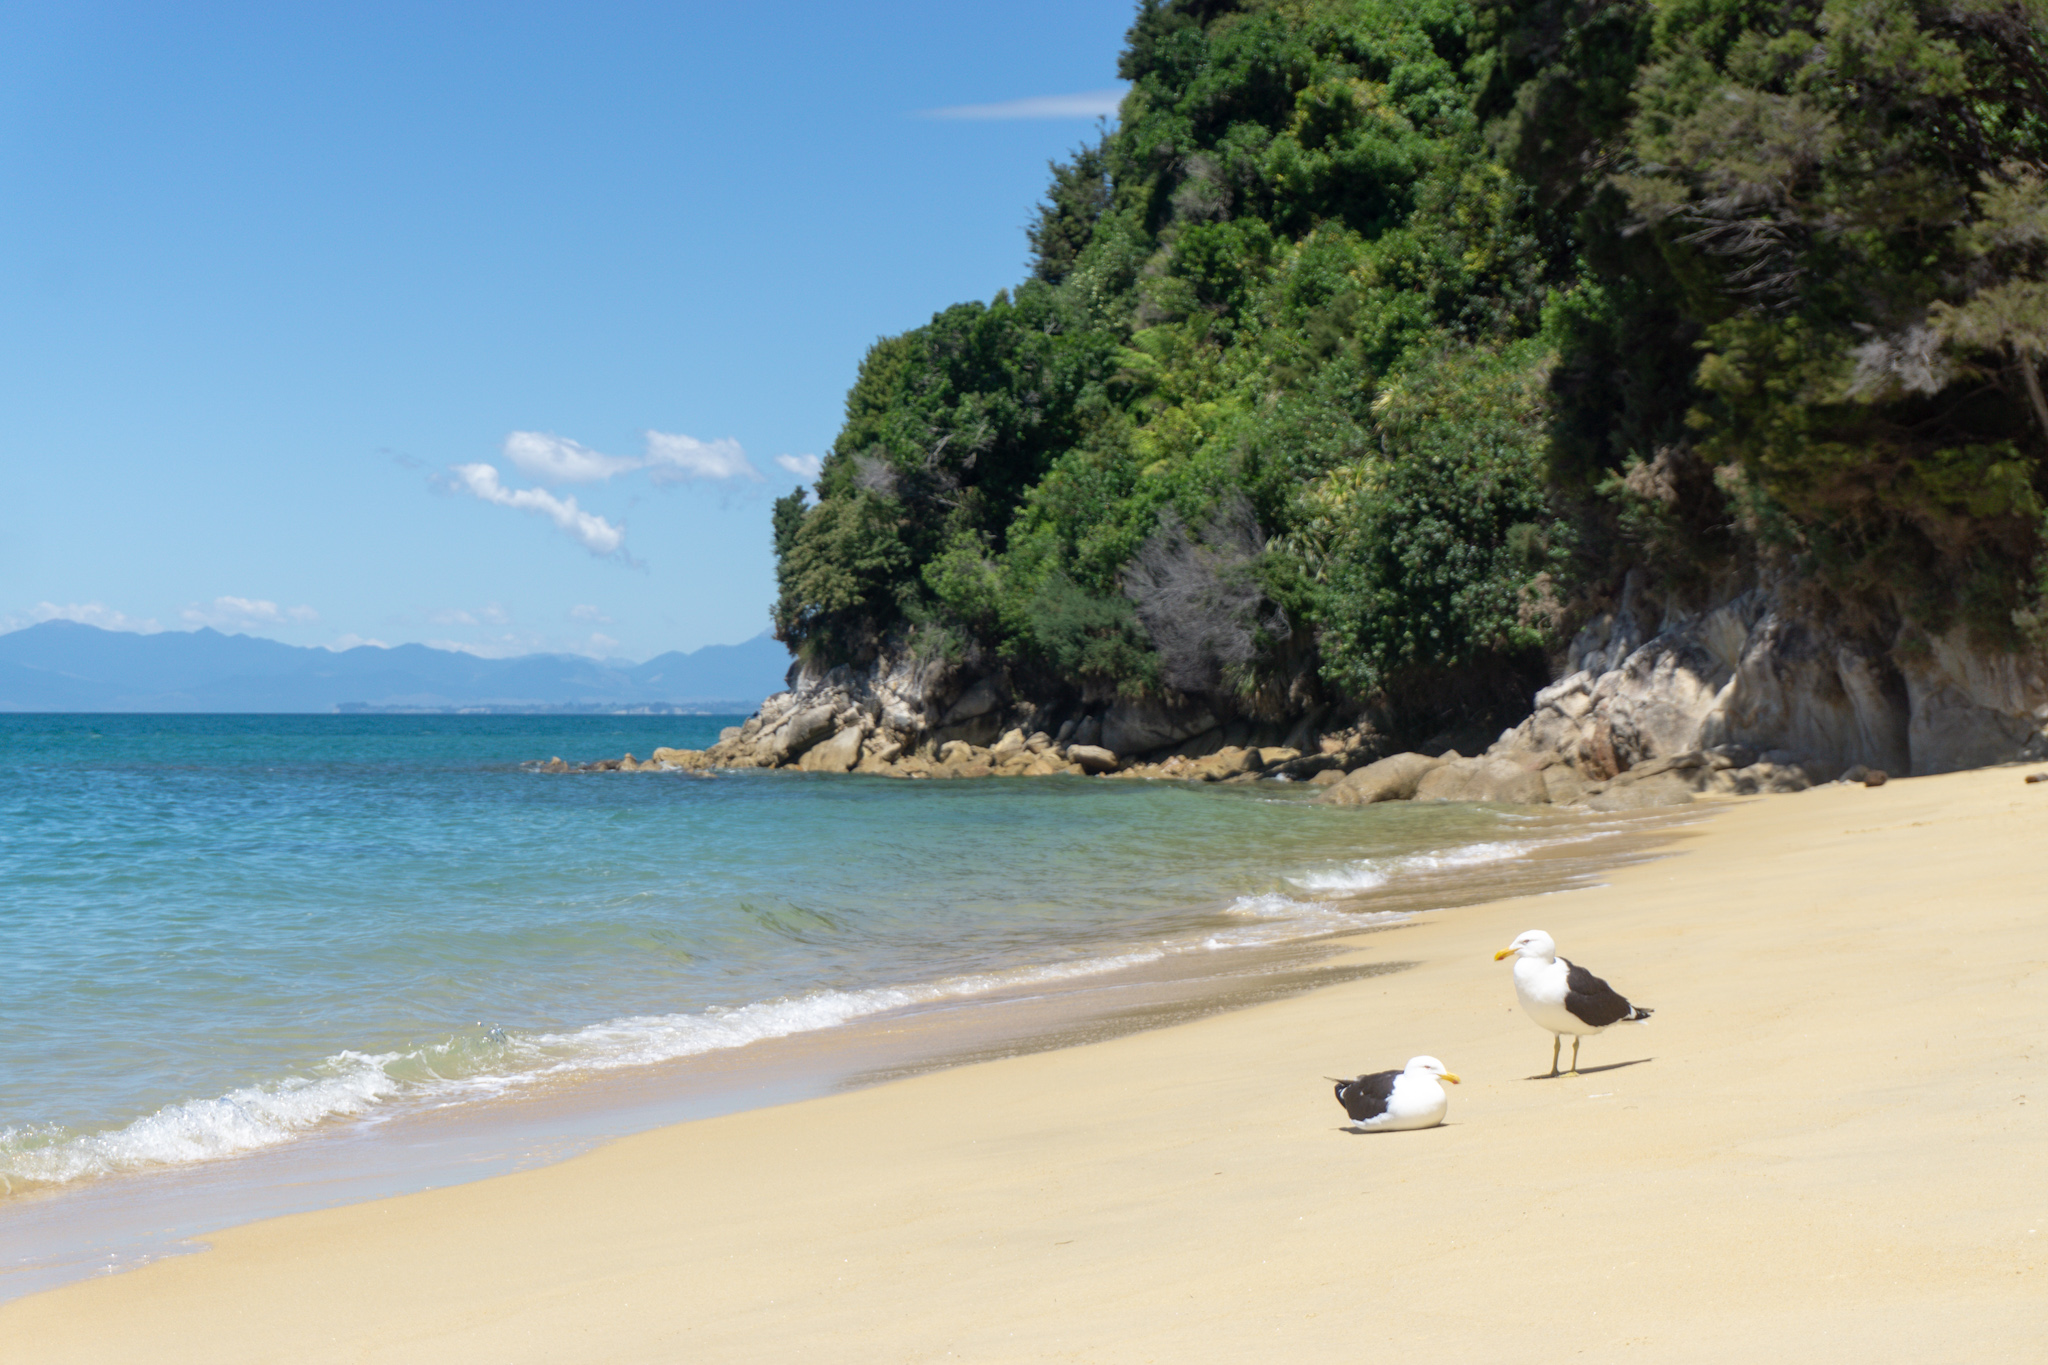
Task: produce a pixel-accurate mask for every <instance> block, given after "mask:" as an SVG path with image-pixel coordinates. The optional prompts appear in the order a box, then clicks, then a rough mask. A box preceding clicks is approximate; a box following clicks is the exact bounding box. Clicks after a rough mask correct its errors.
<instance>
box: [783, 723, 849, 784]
mask: <svg viewBox="0 0 2048 1365" xmlns="http://www.w3.org/2000/svg"><path fill="white" fill-rule="evenodd" d="M860 740H861V734H860V728H859V727H858V726H848V727H847V728H846V729H844V730H841V731H840V732H839V733H837V734H835V735H833V736H832V738H830V739H828V740H825V741H824V742H823V743H820V744H814V745H812V746H811V747H810V748H809V749H807V750H805V751H804V756H803V757H802V758H800V759H798V760H797V766H798V767H799V768H802V769H803V770H804V771H805V772H807V773H843V772H850V771H852V769H853V765H854V764H856V763H858V762H860Z"/></svg>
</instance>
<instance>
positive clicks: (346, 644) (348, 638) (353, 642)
mask: <svg viewBox="0 0 2048 1365" xmlns="http://www.w3.org/2000/svg"><path fill="white" fill-rule="evenodd" d="M359 645H368V646H369V647H370V648H372V649H389V648H391V646H390V645H387V644H385V643H384V642H383V641H382V640H373V639H371V638H369V637H368V636H365V635H357V634H354V633H353V632H351V633H350V634H347V635H343V636H341V637H339V638H338V639H335V640H333V641H331V642H329V644H328V645H327V648H328V649H330V650H332V651H333V652H334V653H336V654H339V653H341V651H343V650H344V649H355V648H356V647H357V646H359Z"/></svg>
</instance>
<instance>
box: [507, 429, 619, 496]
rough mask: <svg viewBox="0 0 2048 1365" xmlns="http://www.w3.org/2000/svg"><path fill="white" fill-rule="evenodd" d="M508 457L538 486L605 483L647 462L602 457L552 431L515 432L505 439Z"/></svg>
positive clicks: (578, 442) (613, 456) (580, 443)
mask: <svg viewBox="0 0 2048 1365" xmlns="http://www.w3.org/2000/svg"><path fill="white" fill-rule="evenodd" d="M505 458H506V459H508V460H510V461H511V462H512V463H513V464H514V465H515V466H517V467H518V469H519V472H520V473H522V474H524V475H526V477H528V478H529V479H532V480H534V481H535V482H536V483H602V482H604V481H605V480H606V479H609V478H610V477H611V476H612V475H614V474H623V473H625V472H627V471H628V470H632V469H638V468H640V467H641V465H642V464H644V463H645V461H642V460H627V459H621V458H619V457H618V456H616V455H600V454H598V453H597V452H596V451H594V450H592V449H591V448H590V447H589V446H587V445H584V444H583V443H582V442H580V441H572V440H570V439H569V438H568V437H566V436H557V435H555V434H554V433H553V432H551V431H515V432H513V433H512V434H511V435H510V436H507V437H506V438H505Z"/></svg>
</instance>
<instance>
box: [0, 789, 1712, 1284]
mask: <svg viewBox="0 0 2048 1365" xmlns="http://www.w3.org/2000/svg"><path fill="white" fill-rule="evenodd" d="M1698 818H1699V814H1698V813H1697V812H1691V813H1687V814H1683V815H1662V816H1650V817H1635V818H1625V819H1609V820H1585V819H1580V820H1565V819H1559V818H1556V817H1551V816H1544V817H1531V819H1530V821H1529V824H1530V825H1531V826H1533V827H1532V828H1530V829H1529V830H1528V831H1527V839H1526V841H1512V842H1508V843H1504V844H1501V845H1499V846H1498V847H1496V846H1495V845H1490V844H1484V843H1482V844H1475V845H1469V846H1468V845H1454V846H1452V847H1451V848H1450V849H1449V850H1448V851H1449V852H1450V853H1451V854H1452V855H1453V857H1452V859H1451V861H1450V863H1449V865H1448V866H1446V867H1441V868H1438V869H1436V870H1434V871H1423V872H1418V871H1414V870H1412V869H1411V870H1408V871H1406V872H1399V873H1396V872H1389V873H1388V874H1387V875H1386V879H1385V880H1384V881H1380V882H1377V883H1376V884H1372V885H1369V886H1368V887H1366V888H1364V889H1360V890H1355V891H1349V892H1347V891H1341V890H1340V891H1338V892H1337V893H1336V895H1337V899H1335V900H1330V901H1323V902H1318V904H1322V905H1324V906H1326V907H1327V908H1326V909H1324V910H1323V911H1322V912H1321V913H1320V916H1319V918H1318V919H1317V920H1316V921H1315V922H1314V923H1313V924H1310V923H1299V924H1297V923H1295V920H1296V919H1298V918H1299V916H1300V915H1301V914H1302V913H1303V912H1305V911H1307V910H1308V909H1309V908H1310V907H1309V905H1308V904H1307V903H1300V902H1292V901H1288V902H1286V903H1285V907H1284V908H1285V911H1286V912H1289V913H1283V914H1282V917H1281V918H1280V919H1278V920H1275V921H1273V922H1271V927H1270V928H1268V927H1266V926H1267V921H1264V920H1261V919H1258V918H1255V917H1254V918H1250V919H1240V918H1236V917H1232V918H1231V919H1230V921H1229V923H1228V924H1227V925H1226V924H1224V923H1222V922H1219V923H1218V924H1217V925H1216V926H1215V927H1213V928H1212V929H1210V930H1208V931H1205V933H1207V934H1209V935H1211V936H1212V937H1210V938H1209V940H1208V941H1206V942H1197V941H1195V940H1194V939H1189V940H1188V941H1186V942H1180V943H1177V944H1169V943H1161V944H1156V945H1153V947H1152V949H1151V951H1149V952H1144V953H1137V954H1132V953H1129V952H1124V953H1122V954H1121V955H1120V956H1121V957H1123V958H1131V959H1132V960H1130V961H1127V962H1119V961H1110V960H1105V961H1103V962H1102V963H1099V964H1097V965H1096V968H1095V969H1093V970H1090V969H1087V968H1088V965H1089V964H1088V963H1087V962H1086V961H1080V962H1076V963H1073V964H1067V966H1066V967H1065V968H1062V969H1041V970H1040V971H1038V972H1030V971H1026V972H1024V973H1023V974H1022V975H1021V976H1020V977H1019V978H1018V979H1016V980H1014V981H1011V982H1009V983H996V984H993V985H990V986H987V987H985V988H983V989H979V990H975V991H967V992H962V993H957V994H954V993H943V992H940V993H934V994H933V995H932V996H931V997H930V998H926V999H920V1000H917V1001H916V1002H914V1003H910V1004H906V1005H900V1006H896V1007H892V1008H888V1009H884V1010H880V1011H876V1012H871V1013H865V1014H859V1015H856V1016H854V1017H851V1018H848V1019H845V1020H842V1021H839V1022H837V1023H834V1024H831V1025H829V1026H824V1027H817V1028H811V1029H805V1030H798V1031H795V1032H791V1033H786V1034H778V1035H771V1036H766V1037H762V1038H758V1039H755V1040H754V1041H752V1042H749V1043H747V1044H745V1045H744V1046H730V1047H725V1048H718V1049H712V1050H709V1051H705V1052H699V1053H694V1054H690V1055H687V1056H681V1057H677V1058H673V1059H670V1060H667V1061H663V1062H655V1063H648V1064H644V1065H640V1066H636V1067H630V1068H624V1069H621V1070H618V1071H611V1072H596V1073H582V1074H577V1075H574V1076H569V1077H564V1078H563V1079H562V1080H560V1081H557V1082H550V1083H543V1084H540V1085H536V1086H532V1087H526V1088H520V1089H515V1090H512V1091H508V1092H506V1093H504V1094H502V1095H499V1096H497V1097H494V1098H488V1099H482V1100H473V1101H469V1102H462V1103H451V1102H445V1101H444V1102H441V1103H436V1104H423V1103H418V1102H416V1103H413V1104H411V1105H407V1106H401V1107H399V1108H397V1109H395V1110H392V1111H390V1112H382V1111H380V1112H378V1113H375V1114H372V1115H369V1116H367V1117H358V1118H354V1119H346V1120H340V1121H336V1122H333V1123H330V1124H329V1125H326V1126H324V1127H322V1128H320V1129H315V1130H312V1131H309V1132H306V1133H304V1134H302V1135H300V1136H299V1137H298V1138H296V1139H294V1140H293V1141H291V1142H287V1143H284V1144H282V1145H278V1146H272V1147H266V1148H259V1149H257V1150H254V1151H250V1152H244V1153H240V1154H236V1155H232V1156H227V1157H222V1158H217V1159H214V1160H211V1161H205V1162H198V1163H194V1164H191V1165H185V1166H169V1167H155V1168H144V1169H139V1170H130V1171H123V1172H116V1173H111V1174H106V1175H101V1176H97V1177H92V1178H88V1179H86V1180H83V1181H79V1182H76V1183H64V1184H46V1185H41V1186H31V1187H29V1188H26V1189H20V1190H12V1191H10V1192H9V1193H8V1195H7V1196H6V1197H4V1198H0V1303H5V1302H8V1301H11V1300H13V1299H16V1298H20V1297H22V1296H25V1295H29V1294H35V1293H40V1292H44V1291H47V1290H49V1289H51V1288H55V1287H58V1286H60V1285H63V1284H66V1283H70V1282H73V1281H76V1280H79V1279H83V1278H89V1277H91V1276H94V1275H98V1274H103V1273H108V1272H113V1271H125V1270H129V1269H132V1268H134V1267H136V1266H139V1265H143V1264H147V1263H149V1262H152V1261H155V1260H161V1259H164V1258H166V1257H172V1256H180V1255H188V1254H192V1253H193V1252H195V1251H196V1250H199V1249H201V1245H202V1244H203V1241H204V1239H205V1238H206V1237H208V1236H210V1235H212V1234H213V1233H215V1232H217V1231H219V1230H220V1229H222V1228H228V1227H233V1226H236V1225H240V1224H245V1223H250V1222H256V1221H261V1220H264V1219H267V1218H273V1217H279V1216H287V1215H291V1214H296V1213H302V1212H310V1211H313V1210H317V1209H322V1208H333V1207H340V1206H345V1205H348V1204H352V1203H360V1202H364V1201H367V1200H373V1199H379V1198H387V1197H392V1196H397V1195H403V1194H407V1193H413V1192H417V1191H421V1190H428V1189H436V1188H447V1187H450V1186H453V1185H456V1184H462V1183H467V1182H470V1181H474V1180H478V1179H488V1178H492V1177H493V1176H496V1175H500V1174H504V1173H509V1172H514V1171H520V1170H526V1169H533V1168H537V1167H540V1166H544V1165H548V1164H552V1163H553V1162H556V1161H559V1160H562V1159H564V1158H565V1157H567V1156H569V1155H573V1154H575V1153H577V1152H580V1151H585V1150H589V1149H590V1148H592V1147H595V1146H597V1145H600V1144H602V1143H605V1142H609V1141H613V1140H616V1139H618V1138H621V1137H626V1136H630V1135H632V1134H635V1133H640V1132H645V1131H649V1130H651V1129H657V1128H662V1127H667V1126H670V1125H673V1124H676V1123H683V1122H693V1121H698V1120H702V1119H705V1118H710V1117H717V1116H722V1115H726V1114H732V1113H738V1112H744V1111H747V1110H751V1109H756V1108H761V1107H765V1106H772V1105H778V1104H787V1103H791V1102H796V1101H800V1100H804V1099H808V1098H816V1097H820V1096H825V1095H830V1094H834V1093H838V1092H841V1091H844V1090H847V1089H852V1088H858V1087H860V1086H865V1085H872V1084H878V1083H882V1082H884V1081H887V1080H892V1079H897V1078H901V1077H905V1076H911V1075H918V1074H922V1073H924V1072H927V1071H933V1070H939V1069H944V1068H947V1067H952V1066H958V1065H963V1064H968V1063H972V1062H976V1061H981V1060H987V1059H991V1058H999V1057H1006V1056H1016V1055H1025V1054H1028V1053H1031V1052H1037V1051H1043V1050H1047V1049H1052V1048H1060V1047H1068V1046H1075V1045H1078V1044H1082V1043H1086V1042H1089V1041H1097V1040H1100V1039H1104V1038H1109V1037H1115V1036H1119V1035H1122V1034H1125V1033H1130V1032H1136V1031H1141V1030H1144V1029H1149V1028H1157V1027H1164V1026H1168V1025H1170V1024H1173V1023H1176V1022H1180V1021H1184V1020H1187V1019H1192V1018H1200V1017H1203V1016H1205V1015H1208V1014H1213V1013H1219V1012H1224V1011H1228V1010H1232V1009H1238V1008H1243V1007H1244V1006H1246V1005H1247V1004H1249V1003H1253V1002H1256V1001H1260V1000H1266V999H1273V998H1280V997H1283V996H1286V995H1289V994H1295V993H1299V992H1303V991H1309V990H1315V989H1320V988H1322V987H1324V986H1326V985H1327V984H1329V983H1330V982H1331V981H1335V980H1342V979H1347V978H1348V977H1350V976H1353V975H1357V974H1358V973H1359V972H1360V971H1362V970H1377V968H1354V967H1344V966H1341V965H1337V964H1335V963H1334V961H1333V959H1334V958H1335V957H1336V956H1338V955H1340V954H1341V953H1342V951H1343V949H1342V948H1341V947H1340V946H1337V945H1338V944H1339V943H1340V942H1341V939H1342V937H1344V936H1349V935H1355V934H1369V933H1372V932H1376V931H1377V930H1379V929H1381V928H1383V927H1388V926H1389V925H1391V924H1394V923H1398V922H1401V921H1402V920H1405V919H1407V918H1410V917H1412V916H1414V915H1416V914H1427V913H1432V912H1436V911H1441V910H1446V909H1450V910H1455V909H1456V908H1459V907H1462V906H1465V905H1470V904H1474V903H1479V902H1484V901H1487V900H1491V899H1495V898H1497V896H1498V895H1500V894H1502V893H1503V892H1504V891H1506V890H1509V889H1520V890H1523V891H1530V890H1536V889H1544V890H1563V889H1568V888H1570V887H1572V886H1576V885H1584V884H1586V883H1587V882H1589V881H1593V880H1597V879H1598V878H1600V877H1602V876H1605V875H1607V874H1608V873H1609V872H1611V870H1612V869H1613V868H1615V867H1617V866H1621V865H1625V864H1626V863H1628V862H1631V861H1637V860H1641V859H1645V858H1653V857H1657V856H1660V855H1661V853H1662V852H1663V850H1664V849H1665V848H1667V847H1668V846H1669V845H1670V843H1671V842H1672V840H1673V839H1674V838H1676V837H1682V831H1683V829H1684V828H1685V826H1687V825H1688V824H1690V823H1692V822H1693V821H1695V820H1697V819H1698ZM1501 835H1502V836H1504V837H1505V836H1509V835H1510V831H1509V830H1502V831H1501ZM1467 852H1477V853H1481V854H1484V855H1486V856H1484V857H1481V858H1478V859H1475V860H1474V861H1472V862H1470V863H1465V862H1463V861H1461V860H1459V859H1457V858H1456V856H1455V855H1457V854H1459V853H1467ZM1508 854H1512V855H1513V856H1506V855H1508ZM1416 860H1419V861H1420V862H1423V863H1434V862H1435V861H1436V859H1435V858H1433V857H1430V856H1428V855H1417V859H1416ZM1402 861H1407V859H1405V858H1404V859H1402ZM1303 894H1307V893H1303ZM1243 899H1244V898H1242V897H1241V898H1240V901H1242V900H1243ZM1345 920H1352V921H1354V922H1353V923H1351V924H1348V925H1347V926H1346V927H1345V928H1344V929H1342V930H1336V931H1333V929H1332V928H1330V927H1329V925H1330V924H1331V923H1333V922H1342V921H1345ZM1118 956H1119V955H1117V954H1113V955H1112V957H1113V958H1115V957H1118ZM1073 968H1080V969H1081V970H1073ZM897 993H902V992H897ZM911 993H912V994H916V992H914V991H913V992H911Z"/></svg>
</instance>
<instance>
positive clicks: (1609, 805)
mask: <svg viewBox="0 0 2048 1365" xmlns="http://www.w3.org/2000/svg"><path fill="white" fill-rule="evenodd" d="M1692 799H1693V795H1692V785H1691V784H1690V783H1689V782H1687V781H1686V779H1685V777H1684V776H1683V775H1682V774H1679V773H1673V772H1667V773H1659V774H1658V775H1656V776H1655V777H1648V778H1644V779H1643V780H1641V781H1639V782H1630V783H1627V784H1625V785H1620V786H1613V785H1610V786H1609V787H1607V789H1606V790H1604V791H1599V792H1595V793H1594V794H1593V795H1591V796H1588V797H1586V798H1585V799H1584V800H1583V801H1582V802H1581V803H1580V804H1581V805H1582V806H1583V807H1584V808H1585V809H1586V810H1593V811H1625V810H1654V809H1656V808H1658V807H1661V806H1684V805H1689V804H1690V803H1691V802H1692Z"/></svg>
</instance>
